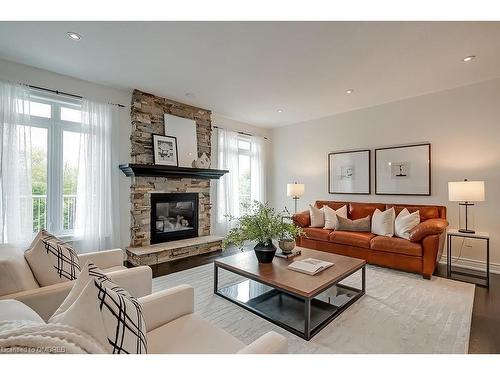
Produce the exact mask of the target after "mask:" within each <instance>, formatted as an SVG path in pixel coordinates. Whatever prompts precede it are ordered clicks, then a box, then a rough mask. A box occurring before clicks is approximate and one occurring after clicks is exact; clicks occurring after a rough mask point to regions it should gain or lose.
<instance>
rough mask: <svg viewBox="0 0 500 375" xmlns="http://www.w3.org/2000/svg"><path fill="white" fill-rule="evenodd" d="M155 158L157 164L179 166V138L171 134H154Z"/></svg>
mask: <svg viewBox="0 0 500 375" xmlns="http://www.w3.org/2000/svg"><path fill="white" fill-rule="evenodd" d="M153 160H154V163H155V164H156V165H171V166H175V167H178V166H179V159H178V155H177V138H175V137H172V136H170V135H161V134H153Z"/></svg>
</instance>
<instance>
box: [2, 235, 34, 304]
mask: <svg viewBox="0 0 500 375" xmlns="http://www.w3.org/2000/svg"><path fill="white" fill-rule="evenodd" d="M38 287H39V286H38V283H37V282H36V280H35V278H34V277H33V273H32V272H31V269H30V267H29V266H28V263H27V262H26V259H24V251H23V250H22V249H20V248H18V247H16V246H14V245H9V244H1V245H0V296H5V295H7V294H12V293H17V292H22V291H24V290H31V289H36V288H38Z"/></svg>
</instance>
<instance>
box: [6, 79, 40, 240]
mask: <svg viewBox="0 0 500 375" xmlns="http://www.w3.org/2000/svg"><path fill="white" fill-rule="evenodd" d="M29 96H30V94H29V88H28V87H27V86H24V85H18V84H12V83H7V82H0V142H1V145H0V146H1V150H0V196H1V200H0V241H1V242H9V243H13V244H18V245H27V244H29V242H30V241H31V239H32V237H33V211H32V204H31V128H30V126H29V125H30V101H29Z"/></svg>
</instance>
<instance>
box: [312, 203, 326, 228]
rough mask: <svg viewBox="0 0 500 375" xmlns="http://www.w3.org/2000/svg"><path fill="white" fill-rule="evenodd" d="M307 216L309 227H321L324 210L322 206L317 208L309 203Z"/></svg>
mask: <svg viewBox="0 0 500 375" xmlns="http://www.w3.org/2000/svg"><path fill="white" fill-rule="evenodd" d="M309 216H310V218H311V227H313V228H323V227H324V226H325V212H324V211H323V207H321V208H317V207H314V206H313V205H312V204H310V205H309Z"/></svg>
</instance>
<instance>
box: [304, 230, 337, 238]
mask: <svg viewBox="0 0 500 375" xmlns="http://www.w3.org/2000/svg"><path fill="white" fill-rule="evenodd" d="M304 232H305V234H306V236H307V238H310V239H311V240H322V241H328V236H329V235H330V233H331V232H332V231H331V230H330V229H323V228H312V227H309V228H304Z"/></svg>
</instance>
